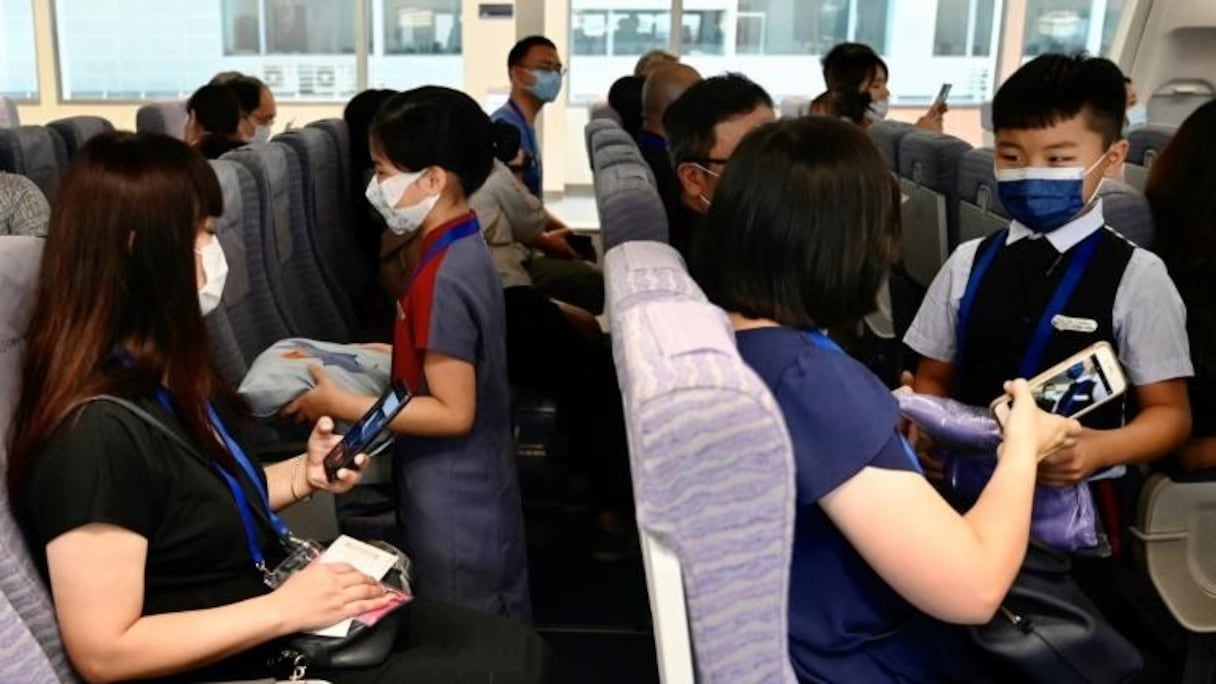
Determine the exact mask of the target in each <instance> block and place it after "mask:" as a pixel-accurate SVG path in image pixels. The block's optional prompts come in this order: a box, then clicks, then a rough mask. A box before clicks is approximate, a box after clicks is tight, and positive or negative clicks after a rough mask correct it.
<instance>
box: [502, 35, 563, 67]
mask: <svg viewBox="0 0 1216 684" xmlns="http://www.w3.org/2000/svg"><path fill="white" fill-rule="evenodd" d="M534 47H547V48H552V49H554V50H556V49H557V46H556V45H554V44H553V41H551V40H549V39H548V38H546V37H544V36H528V37H527V38H524V39H523V40H521V41H519V42H518V43H516V44H515V47H513V48H511V51H510V52H508V53H507V68H508V69H510V68H511V67H515V66H519V65H520V64H523V63H524V60H525V59H527V58H528V53H529V52H531V51H532V48H534Z"/></svg>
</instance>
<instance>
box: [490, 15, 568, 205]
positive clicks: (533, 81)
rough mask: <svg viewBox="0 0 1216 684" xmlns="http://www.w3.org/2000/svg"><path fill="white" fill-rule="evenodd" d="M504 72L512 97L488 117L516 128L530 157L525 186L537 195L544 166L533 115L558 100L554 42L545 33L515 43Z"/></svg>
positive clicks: (561, 72) (559, 66)
mask: <svg viewBox="0 0 1216 684" xmlns="http://www.w3.org/2000/svg"><path fill="white" fill-rule="evenodd" d="M507 73H508V74H509V76H510V78H511V99H510V100H508V101H507V104H505V105H503V106H502V107H500V108H499V109H498V111H496V112H494V114H492V115H491V117H490V118H492V119H493V120H495V121H506V122H508V123H510V124H511V125H513V126H515V127H516V128H518V129H519V137H520V140H521V148H522V149H523V152H524V154H525V155H526V156H528V157H529V158H531V159H532V162H531V164H530V165H529V167H528V168H526V169H524V171H523V177H524V185H526V186H528V190H530V191H531V192H532V194H533V195H536V196H537V197H540V196H541V192H542V184H541V180H542V178H543V175H542V171H543V169H542V167H541V152H540V141H539V139H538V138H537V136H536V117H537V116H539V115H540V110H541V108H542V107H544V106H545V105H546V104H549V103H550V102H553V101H554V100H556V99H557V96H558V94H559V93H560V92H561V89H562V78H563V76H565V73H566V70H565V68H563V67H562V59H561V56H560V55H558V54H557V46H556V45H554V44H553V41H551V40H549V39H548V38H545V37H544V36H528V37H527V38H524V39H523V40H521V41H519V42H518V43H516V44H515V47H513V48H511V52H510V53H509V54H508V55H507Z"/></svg>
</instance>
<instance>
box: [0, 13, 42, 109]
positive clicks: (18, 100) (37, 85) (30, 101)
mask: <svg viewBox="0 0 1216 684" xmlns="http://www.w3.org/2000/svg"><path fill="white" fill-rule="evenodd" d="M25 2H26V3H27V4H28V5H29V8H30V37H31V38H32V39H33V45H34V92H33V96H32V97H14V96H12V95H5V94H4V93H0V95H4V96H5V97H7V98H8V99H9V101H11V102H13V103H15V104H19V105H37V104H40V103H41V102H42V96H43V88H42V70H41V68H40V67H41V66H42V64H41V62H42V59H41V55H40V54H39V52H40V51H39V50H38V42H39V41H38V8H37V7H36V6H35V4H34V2H35V0H25ZM52 45H53V44H52Z"/></svg>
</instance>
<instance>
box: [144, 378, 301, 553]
mask: <svg viewBox="0 0 1216 684" xmlns="http://www.w3.org/2000/svg"><path fill="white" fill-rule="evenodd" d="M156 398H157V399H158V400H160V403H161V405H162V406H164V407H165V409H167V410H168V411H169V412H170V413H173V414H175V415H176V413H177V412H176V411H175V410H174V409H173V400H172V398H171V397H170V396H169V393H168V392H167V391H165V389H164V388H163V387H159V388H157V390H156ZM207 415H208V417H209V418H210V419H211V426H212V427H213V428H215V431H216V432H218V433H219V434H220V437H221V438H222V439H223V441H224V446H225V448H227V449H228V453H229V455H231V456H232V458H233V460H235V461H236V462H237V463H238V464H240V466H241V469H242V470H244V471H245V474H246V475H247V476H248V477H249V480H250V482H252V483H253V488H254V489H255V490H257V492H258V493H259V494H261V495H262V497H261V498H262V500H261V502H260V503H261V504H262V505H263V506H265V509H264V510H265V511H266V516H267V519H268V520H269V521H270V526H271V527H272V528H273V529H274V532H275V534H276V535H278V537H279V540H280V541H281V542H285V541H287V540H290V539H291V531H290V530H288V529H287V525H286V524H285V523H284V522H283V519H282V518H280V517H279V516H278V515H276V514H275V512H274V510H273V509H271V508H270V493H269V492H267V491H265V490H263V489H262V487H261V486H260V485H259V482H261V480H259V479H258V476H257V472H256V471H255V470H254V467H253V463H252V462H250V460H249V457H248V456H246V455H245V450H244V449H242V448H241V446H240V445H239V444H237V442H236V440H234V439H233V438H232V435H231V434H229V433H228V430H227V428H225V427H224V423H223V422H222V421H221V420H220V417H219V414H217V413H216V412H215V408H214V407H212V406H211V405H210V404H208V405H207ZM210 465H211V469H212V470H214V471H215V472H216V473H218V474H219V476H220V478H222V479H223V480H224V483H225V484H227V485H228V490H229V491H230V492H231V493H232V498H233V499H234V500H235V501H236V508H237V512H238V513H240V515H241V523H242V524H243V525H244V527H245V541H246V543H248V544H249V555H250V556H251V557H252V558H253V565H254V567H256V568H257V569H259V570H261V571H262V572H266V555H265V554H264V553H262V545H261V544H260V543H259V542H258V532H257V521H256V520H255V519H254V514H253V508H252V506H250V504H249V498H248V497H247V496H245V490H244V488H242V487H241V483H240V482H239V481H238V480H237V479H236V477H235V476H234V475H233V474H232V473H230V472H228V471H227V470H224V469H223V468H222V467H221V466H220V465H219V464H218V463H215V462H212V463H211V464H210Z"/></svg>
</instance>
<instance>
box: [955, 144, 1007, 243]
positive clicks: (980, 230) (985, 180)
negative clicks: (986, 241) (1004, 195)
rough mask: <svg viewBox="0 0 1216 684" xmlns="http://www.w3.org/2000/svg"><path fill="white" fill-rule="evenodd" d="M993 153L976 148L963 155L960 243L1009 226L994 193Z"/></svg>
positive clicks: (983, 148)
mask: <svg viewBox="0 0 1216 684" xmlns="http://www.w3.org/2000/svg"><path fill="white" fill-rule="evenodd" d="M995 160H996V157H995V153H994V152H993V150H991V149H990V148H987V147H977V148H976V149H973V150H970V151H969V152H967V153H965V154H963V157H962V160H961V161H960V162H959V168H958V200H959V201H958V227H959V235H958V239H959V242H966V241H968V240H974V239H975V238H982V237H987V236H989V235H991V234H993V233H995V232H997V231H998V230H1001V229H1002V228H1004V227H1006V226H1008V225H1009V215H1008V214H1007V213H1006V212H1005V207H1003V206H1001V199H1000V196H999V195H998V194H997V191H996V174H995V173H994V172H993V164H994V163H995Z"/></svg>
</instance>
